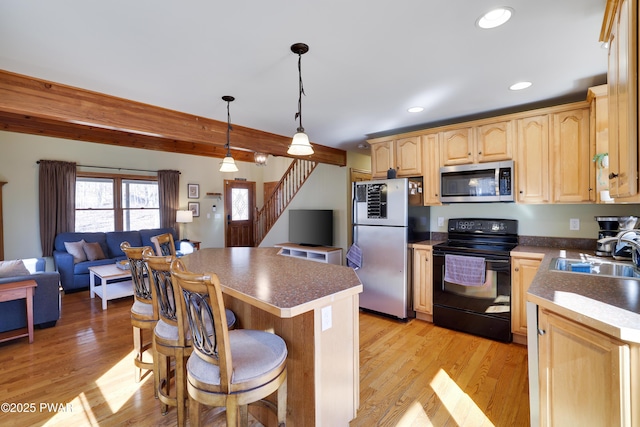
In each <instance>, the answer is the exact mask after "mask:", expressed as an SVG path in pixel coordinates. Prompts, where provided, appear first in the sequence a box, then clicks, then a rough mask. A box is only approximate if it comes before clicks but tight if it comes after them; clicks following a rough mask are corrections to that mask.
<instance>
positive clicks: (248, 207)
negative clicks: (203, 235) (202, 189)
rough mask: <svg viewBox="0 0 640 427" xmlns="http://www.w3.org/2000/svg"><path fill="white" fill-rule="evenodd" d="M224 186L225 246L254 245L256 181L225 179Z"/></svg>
mask: <svg viewBox="0 0 640 427" xmlns="http://www.w3.org/2000/svg"><path fill="white" fill-rule="evenodd" d="M224 188H225V192H224V210H225V212H224V213H225V216H226V218H227V225H226V230H225V246H226V247H232V246H253V245H254V236H253V217H254V214H255V206H256V183H255V182H248V181H236V180H225V181H224Z"/></svg>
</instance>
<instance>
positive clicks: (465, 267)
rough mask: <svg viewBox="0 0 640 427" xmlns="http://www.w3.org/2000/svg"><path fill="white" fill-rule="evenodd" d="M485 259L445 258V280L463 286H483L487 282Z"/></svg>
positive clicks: (470, 257)
mask: <svg viewBox="0 0 640 427" xmlns="http://www.w3.org/2000/svg"><path fill="white" fill-rule="evenodd" d="M484 266H485V262H484V258H480V257H475V256H462V255H446V254H445V256H444V280H446V281H447V282H451V283H455V284H458V285H463V286H482V285H484V281H485V277H484V276H485V271H484V270H485V267H484Z"/></svg>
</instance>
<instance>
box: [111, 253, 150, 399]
mask: <svg viewBox="0 0 640 427" xmlns="http://www.w3.org/2000/svg"><path fill="white" fill-rule="evenodd" d="M147 248H148V249H149V250H152V249H151V247H150V246H143V247H131V244H130V243H129V242H122V244H120V249H122V252H124V253H125V255H126V256H127V258H128V259H129V268H130V269H131V281H132V282H133V297H134V300H133V305H132V306H131V325H132V326H133V348H134V350H135V355H134V364H135V366H136V382H140V379H141V378H142V370H143V369H145V370H147V371H152V370H153V368H154V363H153V361H151V362H145V361H143V359H142V358H143V355H144V353H145V352H146V351H147V350H151V351H149V353H150V354H151V356H152V357H153V350H152V347H153V341H152V339H151V337H149V339H148V340H145V339H144V335H145V334H144V331H149V335H151V334H153V329H154V328H155V327H156V323H157V322H158V310H157V309H156V307H155V305H154V304H153V299H152V295H151V287H150V286H149V282H148V278H147V276H148V274H147V264H146V263H145V261H144V259H143V257H142V252H143V251H144V250H145V249H147ZM156 381H157V375H154V383H155V382H156ZM157 388H158V387H157V385H156V387H155V389H156V390H157Z"/></svg>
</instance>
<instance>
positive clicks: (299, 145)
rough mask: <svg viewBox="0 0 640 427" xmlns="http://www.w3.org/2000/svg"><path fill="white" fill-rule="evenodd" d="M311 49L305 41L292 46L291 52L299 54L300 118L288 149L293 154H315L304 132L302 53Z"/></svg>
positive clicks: (298, 115)
mask: <svg viewBox="0 0 640 427" xmlns="http://www.w3.org/2000/svg"><path fill="white" fill-rule="evenodd" d="M308 51H309V46H307V45H306V44H304V43H296V44H294V45H292V46H291V52H293V53H295V54H297V55H298V88H299V90H298V112H297V113H296V116H295V118H296V119H298V120H299V125H298V132H297V133H296V134H295V135H294V136H293V140H292V141H291V145H289V149H288V150H287V154H291V155H293V156H310V155H311V154H313V147H311V144H310V143H309V137H308V136H307V134H306V133H304V128H303V127H302V94H304V88H303V86H302V55H304V54H305V53H307V52H308Z"/></svg>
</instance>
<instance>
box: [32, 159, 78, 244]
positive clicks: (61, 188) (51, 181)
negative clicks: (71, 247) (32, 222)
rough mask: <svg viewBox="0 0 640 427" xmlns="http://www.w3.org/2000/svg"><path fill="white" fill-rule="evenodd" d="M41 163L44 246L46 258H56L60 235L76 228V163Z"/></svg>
mask: <svg viewBox="0 0 640 427" xmlns="http://www.w3.org/2000/svg"><path fill="white" fill-rule="evenodd" d="M38 163H39V164H40V170H39V184H38V194H39V196H38V197H39V202H40V245H41V246H42V256H52V255H53V244H54V241H55V238H56V235H57V234H59V233H65V232H68V231H74V229H75V223H76V209H75V207H76V164H75V163H73V162H61V161H56V160H40V161H39V162H38Z"/></svg>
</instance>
